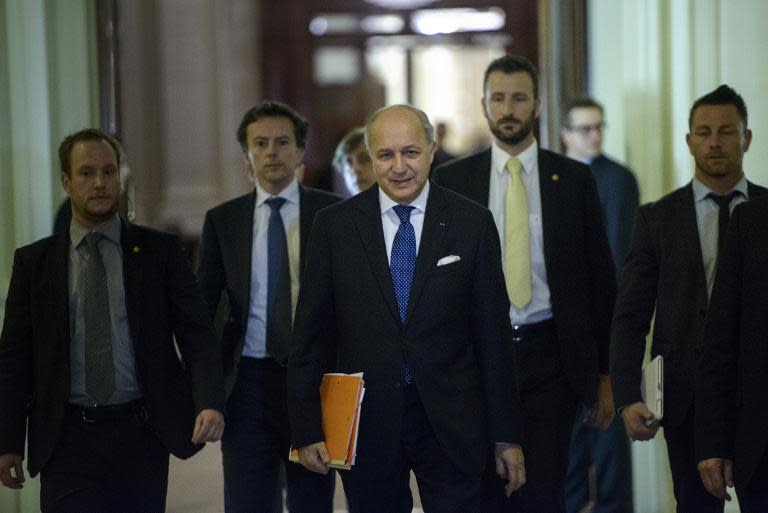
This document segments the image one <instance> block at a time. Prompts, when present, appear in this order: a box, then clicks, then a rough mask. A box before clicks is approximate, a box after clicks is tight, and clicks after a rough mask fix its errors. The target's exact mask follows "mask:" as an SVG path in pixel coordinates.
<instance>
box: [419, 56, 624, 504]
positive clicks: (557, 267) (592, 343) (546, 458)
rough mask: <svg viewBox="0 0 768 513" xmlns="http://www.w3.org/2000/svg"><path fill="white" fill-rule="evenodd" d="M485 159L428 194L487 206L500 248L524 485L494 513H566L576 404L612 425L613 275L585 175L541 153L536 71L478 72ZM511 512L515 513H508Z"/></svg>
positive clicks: (581, 168) (529, 67) (496, 66)
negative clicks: (454, 195)
mask: <svg viewBox="0 0 768 513" xmlns="http://www.w3.org/2000/svg"><path fill="white" fill-rule="evenodd" d="M481 104H482V107H483V112H484V113H485V116H486V118H487V119H488V126H489V128H490V130H491V132H492V133H493V136H494V142H493V145H492V146H491V148H490V149H487V150H484V151H482V152H480V153H477V154H475V155H471V156H469V157H466V158H463V159H460V160H457V161H453V162H451V163H448V164H446V165H444V166H441V167H438V168H437V169H436V170H435V173H434V177H433V179H434V180H435V182H437V183H439V184H440V185H443V186H445V187H447V188H449V189H452V190H455V191H457V192H459V193H461V194H464V195H465V196H467V197H469V198H470V199H473V200H475V201H477V202H478V203H481V204H482V205H487V206H488V208H490V210H491V213H492V214H493V217H494V220H495V221H496V226H497V229H498V231H499V235H500V237H501V242H502V244H501V246H502V253H503V262H504V277H505V282H506V286H507V292H508V294H509V296H510V302H511V303H512V304H511V307H510V310H509V318H510V321H511V323H512V336H511V338H510V340H509V343H510V345H511V346H512V347H513V349H514V353H515V358H516V365H517V379H518V380H519V383H518V388H519V391H520V399H521V400H522V405H523V414H524V417H523V418H524V434H523V439H522V445H523V447H525V448H526V453H525V466H526V475H527V483H526V484H525V485H524V486H522V487H521V488H520V490H519V491H518V492H517V493H515V494H513V495H512V497H510V498H509V499H500V500H501V501H502V502H503V505H501V511H516V510H517V509H519V510H522V511H526V512H547V513H553V512H555V513H556V512H562V511H565V502H564V479H565V473H566V465H567V461H568V447H569V442H570V436H571V428H572V426H573V422H574V419H575V417H576V411H577V408H578V406H579V403H583V404H584V405H586V406H587V407H588V408H590V412H591V414H590V416H589V417H588V422H590V423H591V424H594V425H596V426H600V427H603V428H604V427H606V426H607V425H608V424H609V423H610V421H611V418H612V416H613V399H612V395H611V385H610V379H609V377H608V341H609V331H610V321H611V314H612V309H613V301H614V298H615V292H616V283H615V273H614V268H613V261H612V258H611V253H610V249H609V246H608V241H607V238H606V234H605V228H604V226H603V219H602V213H601V210H600V202H599V200H598V196H597V191H596V188H595V181H594V179H593V178H592V174H591V173H590V171H589V168H588V167H587V166H585V165H584V164H582V163H580V162H576V161H574V160H570V159H568V158H565V157H562V156H560V155H557V154H555V153H552V152H550V151H547V150H543V149H540V148H539V147H538V145H537V143H536V138H535V136H534V134H533V128H534V124H535V123H536V120H537V119H538V117H539V111H540V108H541V100H540V99H539V96H538V77H537V71H536V68H535V67H534V66H533V64H531V62H530V61H528V59H526V58H525V57H521V56H515V55H507V56H504V57H501V58H499V59H496V60H495V61H493V62H491V64H490V65H489V66H488V68H487V69H486V71H485V79H484V94H483V98H482V102H481ZM516 508H517V509H516Z"/></svg>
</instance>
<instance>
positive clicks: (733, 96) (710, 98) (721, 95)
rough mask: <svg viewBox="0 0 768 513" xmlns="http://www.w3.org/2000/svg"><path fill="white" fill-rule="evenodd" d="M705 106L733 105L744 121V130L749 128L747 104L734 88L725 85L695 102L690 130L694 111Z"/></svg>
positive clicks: (691, 119)
mask: <svg viewBox="0 0 768 513" xmlns="http://www.w3.org/2000/svg"><path fill="white" fill-rule="evenodd" d="M703 105H733V106H734V107H736V110H738V111H739V114H740V115H741V119H742V120H743V121H744V128H747V104H746V103H744V98H742V97H741V95H740V94H739V93H737V92H736V91H735V90H734V89H733V88H732V87H730V86H728V85H726V84H723V85H721V86H720V87H718V88H717V89H715V90H714V91H712V92H711V93H707V94H705V95H704V96H702V97H701V98H699V99H698V100H696V101H695V102H693V107H691V112H690V114H688V129H689V130H690V129H691V127H692V125H693V113H694V111H695V110H696V109H698V108H699V107H701V106H703Z"/></svg>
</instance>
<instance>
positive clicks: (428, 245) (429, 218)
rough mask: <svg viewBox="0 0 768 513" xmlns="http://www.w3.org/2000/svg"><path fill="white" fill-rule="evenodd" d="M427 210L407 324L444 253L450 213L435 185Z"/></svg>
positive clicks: (406, 318) (409, 297) (409, 301)
mask: <svg viewBox="0 0 768 513" xmlns="http://www.w3.org/2000/svg"><path fill="white" fill-rule="evenodd" d="M426 208H427V210H426V212H425V213H424V225H423V227H422V230H421V241H420V243H419V254H418V256H417V257H416V268H415V269H414V272H413V281H412V282H411V292H410V294H409V295H408V313H407V315H406V317H405V322H406V324H407V323H408V320H409V319H410V318H411V315H412V314H413V310H414V309H415V307H416V305H417V304H418V299H419V296H420V295H421V291H422V290H423V289H424V283H425V282H426V281H427V278H428V277H429V275H430V274H431V272H432V271H433V265H434V263H435V262H436V261H437V257H438V255H440V254H441V252H442V251H443V247H444V241H445V231H446V228H447V227H448V222H449V220H450V211H449V210H448V209H447V208H446V203H445V198H444V196H443V194H442V190H440V189H439V188H438V187H437V186H435V185H433V184H431V186H430V190H429V197H428V198H427V207H426Z"/></svg>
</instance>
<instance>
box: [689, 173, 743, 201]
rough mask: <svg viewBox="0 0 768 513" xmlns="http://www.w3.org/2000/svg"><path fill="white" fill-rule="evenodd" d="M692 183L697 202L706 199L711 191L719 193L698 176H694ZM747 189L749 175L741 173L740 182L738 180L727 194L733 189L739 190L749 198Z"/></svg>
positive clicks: (694, 198) (694, 197)
mask: <svg viewBox="0 0 768 513" xmlns="http://www.w3.org/2000/svg"><path fill="white" fill-rule="evenodd" d="M691 185H692V186H693V201H694V202H695V203H698V202H700V201H704V200H706V199H707V196H708V195H709V194H710V193H712V194H718V193H716V192H714V191H713V190H712V189H710V188H709V187H707V186H706V185H704V182H702V181H701V180H699V179H698V178H696V177H693V182H692V184H691ZM747 190H748V189H747V176H746V175H741V179H740V180H739V181H738V182H736V185H735V186H734V188H733V189H731V190H730V191H728V192H727V193H726V194H728V193H730V192H733V191H737V192H740V193H741V195H742V196H744V197H745V198H749V195H748V194H747Z"/></svg>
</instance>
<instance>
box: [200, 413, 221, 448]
mask: <svg viewBox="0 0 768 513" xmlns="http://www.w3.org/2000/svg"><path fill="white" fill-rule="evenodd" d="M223 433H224V415H222V414H221V412H220V411H218V410H211V409H209V410H203V411H201V412H200V413H198V414H197V418H196V419H195V430H194V432H193V433H192V443H193V444H204V443H205V442H218V441H219V440H221V435H222V434H223Z"/></svg>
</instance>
